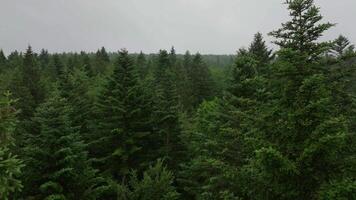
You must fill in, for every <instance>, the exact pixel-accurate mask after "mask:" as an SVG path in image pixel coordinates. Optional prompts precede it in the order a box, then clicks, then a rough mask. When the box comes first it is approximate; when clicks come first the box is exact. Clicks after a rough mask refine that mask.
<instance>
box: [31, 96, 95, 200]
mask: <svg viewBox="0 0 356 200" xmlns="http://www.w3.org/2000/svg"><path fill="white" fill-rule="evenodd" d="M69 114H70V107H69V106H68V103H67V101H66V99H64V98H62V97H61V96H60V94H59V92H58V91H56V90H54V91H53V92H52V94H51V96H50V97H49V98H48V99H47V100H46V101H45V102H44V103H43V104H41V105H40V106H39V108H38V109H37V111H36V115H35V121H36V123H38V125H39V127H40V129H39V133H38V134H37V135H35V136H33V137H32V138H31V145H30V146H28V147H27V154H28V158H29V159H28V161H27V165H28V167H27V168H26V171H25V173H26V175H27V176H26V185H25V187H26V190H25V193H24V194H25V195H26V196H28V197H30V196H32V197H34V198H41V199H87V198H88V199H90V198H92V197H94V195H93V196H92V197H88V196H87V195H88V194H90V193H91V192H93V194H94V191H93V190H92V189H93V186H94V185H95V180H96V179H95V171H94V170H93V169H92V168H91V167H90V163H89V162H88V160H87V152H86V151H85V145H84V143H83V142H82V139H81V137H80V135H79V134H78V132H77V131H76V130H75V128H74V127H73V126H72V122H71V121H70V118H69V116H70V115H69Z"/></svg>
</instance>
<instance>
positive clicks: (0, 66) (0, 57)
mask: <svg viewBox="0 0 356 200" xmlns="http://www.w3.org/2000/svg"><path fill="white" fill-rule="evenodd" d="M6 64H7V58H6V56H5V54H4V52H3V51H2V49H0V72H1V71H2V70H4V69H5V68H6Z"/></svg>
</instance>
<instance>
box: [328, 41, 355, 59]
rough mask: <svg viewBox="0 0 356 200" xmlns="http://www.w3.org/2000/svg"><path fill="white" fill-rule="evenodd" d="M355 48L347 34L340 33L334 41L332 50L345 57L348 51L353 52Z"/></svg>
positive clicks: (335, 53)
mask: <svg viewBox="0 0 356 200" xmlns="http://www.w3.org/2000/svg"><path fill="white" fill-rule="evenodd" d="M354 48H355V46H354V45H351V43H350V41H349V39H347V38H346V37H345V36H343V35H340V36H339V37H338V38H336V39H335V40H334V42H333V45H332V48H331V52H332V53H333V54H334V56H336V57H337V58H343V57H344V56H346V54H347V53H348V51H350V49H351V52H352V50H353V49H354Z"/></svg>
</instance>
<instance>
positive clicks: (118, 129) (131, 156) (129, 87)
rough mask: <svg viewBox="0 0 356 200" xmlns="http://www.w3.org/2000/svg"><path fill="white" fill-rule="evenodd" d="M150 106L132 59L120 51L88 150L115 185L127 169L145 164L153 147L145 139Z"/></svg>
mask: <svg viewBox="0 0 356 200" xmlns="http://www.w3.org/2000/svg"><path fill="white" fill-rule="evenodd" d="M150 104H151V102H150V99H148V98H147V96H146V94H145V93H144V91H143V89H142V87H141V85H140V84H139V83H138V77H137V72H136V71H135V68H134V65H133V61H132V59H131V58H130V56H129V55H128V52H127V51H126V50H122V51H120V52H119V58H118V60H117V62H116V64H115V70H114V73H113V74H112V76H111V77H110V78H109V80H108V83H107V84H106V86H105V87H104V88H103V91H102V93H101V96H100V98H99V102H98V105H97V108H98V111H97V112H98V114H97V116H98V119H97V121H96V122H95V123H97V126H98V127H97V130H96V132H94V133H95V134H94V136H93V137H94V139H93V142H94V143H93V144H92V147H91V148H92V149H93V151H92V152H93V153H94V154H96V155H93V156H94V157H96V158H97V162H98V167H99V168H100V169H101V170H102V171H103V172H106V174H108V175H109V176H111V177H112V178H114V180H116V181H124V180H125V177H126V176H127V175H128V173H129V170H130V169H138V170H139V169H140V168H142V167H143V166H145V165H147V164H148V163H147V161H148V160H149V159H148V158H147V157H146V155H150V154H149V153H148V152H150V149H151V148H152V146H154V145H153V144H151V143H150V142H151V141H150V140H149V139H148V138H150V137H151V136H150V134H151V133H152V127H151V119H150V114H151V111H150V107H151V105H150ZM143 153H144V154H145V155H144V154H143Z"/></svg>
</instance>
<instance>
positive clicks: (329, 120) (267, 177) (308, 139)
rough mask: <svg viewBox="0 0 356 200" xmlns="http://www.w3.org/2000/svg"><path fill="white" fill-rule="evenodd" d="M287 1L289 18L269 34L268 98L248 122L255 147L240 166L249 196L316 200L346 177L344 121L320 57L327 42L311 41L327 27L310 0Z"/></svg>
mask: <svg viewBox="0 0 356 200" xmlns="http://www.w3.org/2000/svg"><path fill="white" fill-rule="evenodd" d="M286 3H287V4H288V8H289V10H290V13H291V17H292V20H291V21H289V22H287V23H285V24H283V25H282V28H281V29H279V30H277V31H275V32H272V35H274V36H275V37H276V38H277V39H282V40H279V41H278V42H277V44H279V45H280V47H281V50H280V51H279V52H278V60H277V62H276V63H274V64H273V67H272V68H271V69H273V73H272V74H273V77H274V78H272V79H271V84H272V86H273V87H272V88H271V93H272V96H271V98H272V99H271V101H268V102H266V103H265V105H264V106H263V107H261V109H260V112H261V114H260V116H262V119H261V120H258V121H256V122H255V128H256V130H257V131H255V132H256V135H255V136H256V139H258V141H259V142H258V143H260V145H259V147H258V148H257V149H256V151H254V153H255V155H254V156H253V157H252V159H250V160H249V163H248V164H247V165H246V166H244V167H243V168H242V172H243V177H244V178H242V180H246V182H245V183H244V185H245V189H244V190H246V191H248V193H247V194H248V197H249V199H322V197H321V196H319V195H320V194H321V193H322V194H325V191H324V189H325V188H333V186H332V185H331V184H332V183H333V182H339V181H340V180H339V179H341V180H342V181H341V182H344V179H343V178H342V177H347V176H349V175H350V173H351V174H352V167H350V165H349V163H350V162H351V163H354V159H353V158H352V155H353V154H354V151H355V149H354V148H353V146H352V145H348V144H349V143H350V142H351V141H352V140H353V139H354V136H353V134H352V133H351V132H350V130H349V127H350V123H349V122H350V121H349V120H350V118H348V116H347V115H344V113H343V112H342V110H341V109H340V107H339V105H337V103H336V102H335V101H334V98H335V97H334V95H337V94H333V91H335V90H337V87H338V86H335V85H334V84H330V81H329V80H328V74H327V73H325V70H324V69H322V68H321V67H320V60H319V55H321V53H323V52H325V51H326V50H328V49H327V48H326V47H327V46H328V45H327V44H326V43H319V42H318V39H319V37H320V36H321V35H322V34H323V32H324V31H325V30H327V29H328V28H330V27H331V26H332V24H330V23H325V24H319V21H320V20H321V19H322V16H320V14H319V8H317V7H316V6H315V5H314V3H313V1H312V0H291V1H287V2H286ZM351 176H354V175H351ZM252 187H253V188H252Z"/></svg>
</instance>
